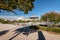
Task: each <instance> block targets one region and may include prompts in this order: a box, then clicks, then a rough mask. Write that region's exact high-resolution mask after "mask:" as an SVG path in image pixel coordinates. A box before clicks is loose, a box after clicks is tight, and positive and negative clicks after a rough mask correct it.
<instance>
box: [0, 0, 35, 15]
mask: <svg viewBox="0 0 60 40" xmlns="http://www.w3.org/2000/svg"><path fill="white" fill-rule="evenodd" d="M34 1H35V0H0V10H6V11H10V12H13V13H15V12H14V10H20V11H24V13H28V11H31V10H32V9H33V8H34V4H33V2H34ZM15 14H16V13H15Z"/></svg>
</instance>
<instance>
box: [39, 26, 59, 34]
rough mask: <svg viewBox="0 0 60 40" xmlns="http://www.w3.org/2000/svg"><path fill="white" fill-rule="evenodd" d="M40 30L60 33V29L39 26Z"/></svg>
mask: <svg viewBox="0 0 60 40" xmlns="http://www.w3.org/2000/svg"><path fill="white" fill-rule="evenodd" d="M39 30H44V31H51V32H55V33H60V28H58V27H44V26H39Z"/></svg>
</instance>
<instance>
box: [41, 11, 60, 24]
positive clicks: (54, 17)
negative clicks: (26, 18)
mask: <svg viewBox="0 0 60 40" xmlns="http://www.w3.org/2000/svg"><path fill="white" fill-rule="evenodd" d="M41 21H46V22H47V21H48V22H54V23H57V22H60V14H59V13H57V12H48V13H46V14H44V15H42V16H41Z"/></svg>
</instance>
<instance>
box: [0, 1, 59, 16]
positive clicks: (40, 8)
mask: <svg viewBox="0 0 60 40" xmlns="http://www.w3.org/2000/svg"><path fill="white" fill-rule="evenodd" d="M51 11H55V12H60V0H35V2H34V8H33V10H32V11H29V13H28V14H24V12H23V11H18V10H16V11H15V12H16V13H17V15H15V14H13V13H7V12H5V11H2V12H1V13H0V16H23V17H30V16H32V15H36V16H38V17H41V16H42V15H43V14H45V13H46V12H51Z"/></svg>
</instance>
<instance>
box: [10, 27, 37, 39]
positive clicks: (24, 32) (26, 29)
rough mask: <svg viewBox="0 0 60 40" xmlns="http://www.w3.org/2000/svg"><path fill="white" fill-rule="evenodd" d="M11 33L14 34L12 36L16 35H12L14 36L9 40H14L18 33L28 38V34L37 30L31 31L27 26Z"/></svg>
mask: <svg viewBox="0 0 60 40" xmlns="http://www.w3.org/2000/svg"><path fill="white" fill-rule="evenodd" d="M13 32H15V33H14V34H16V35H14V34H13V35H14V36H13V37H11V38H10V39H9V40H12V39H14V38H15V37H16V36H18V35H19V34H20V33H22V34H23V35H26V36H28V35H29V34H30V33H34V32H37V30H32V29H30V28H29V26H27V27H23V28H18V29H16V30H14V31H13Z"/></svg>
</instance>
